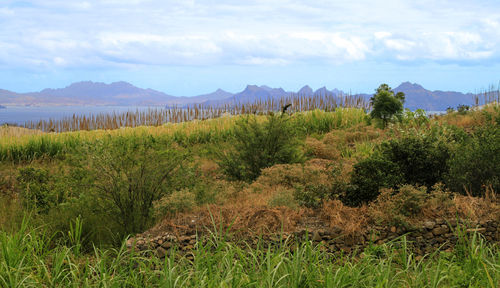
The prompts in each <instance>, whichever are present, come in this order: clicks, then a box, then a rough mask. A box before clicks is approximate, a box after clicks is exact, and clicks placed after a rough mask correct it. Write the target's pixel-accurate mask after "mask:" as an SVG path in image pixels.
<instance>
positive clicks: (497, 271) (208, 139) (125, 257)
mask: <svg viewBox="0 0 500 288" xmlns="http://www.w3.org/2000/svg"><path fill="white" fill-rule="evenodd" d="M235 118H236V117H231V118H229V117H226V118H221V119H214V120H208V121H201V122H189V123H184V124H177V125H165V126H160V127H139V128H134V129H131V128H126V129H119V130H113V131H80V132H71V133H62V134H41V135H39V134H40V133H38V132H37V133H35V134H36V135H31V133H32V132H31V131H21V130H16V131H9V132H5V131H4V132H2V133H3V134H2V137H1V138H0V156H1V157H0V159H2V163H1V164H0V165H1V170H0V174H1V175H0V176H2V179H4V181H3V182H2V183H0V184H2V185H1V187H2V191H4V192H9V193H7V194H15V193H16V180H15V177H13V176H14V175H13V174H15V173H16V170H17V168H18V167H24V166H27V165H28V166H37V167H49V169H53V170H54V171H55V170H56V169H57V168H56V167H57V166H59V165H63V166H64V165H66V164H64V161H63V160H62V158H63V156H64V153H66V152H67V151H70V149H71V148H73V147H76V146H78V145H79V143H81V141H95V140H96V139H98V138H100V137H104V136H105V135H111V136H113V135H137V134H140V133H146V134H150V135H154V136H157V137H173V138H174V139H175V141H176V142H177V143H179V144H181V145H184V146H188V147H191V148H192V149H191V150H192V153H193V154H194V159H195V160H196V161H197V162H198V164H199V166H200V169H201V171H202V174H203V177H205V179H207V180H209V181H211V182H210V183H211V185H212V184H216V186H217V187H218V188H217V189H216V190H217V191H218V192H220V195H219V196H218V197H216V200H215V201H216V203H219V204H221V205H223V206H222V207H229V209H231V205H232V204H231V203H235V202H236V203H238V205H234V208H232V209H234V210H233V212H234V211H237V210H238V209H239V210H241V209H242V207H243V206H252V205H253V206H262V205H264V206H267V205H271V206H272V205H275V204H273V203H275V202H273V200H276V198H277V197H278V196H283V195H285V201H292V200H290V199H286V195H287V193H290V191H288V192H287V189H288V190H289V188H287V187H285V186H283V185H282V183H279V179H280V178H279V177H277V176H276V175H282V172H283V171H288V170H289V169H290V168H293V167H281V168H280V166H277V167H271V168H269V169H267V170H266V171H264V173H263V176H262V177H261V178H259V179H258V180H257V181H256V182H255V183H254V184H252V185H246V184H239V183H230V182H227V181H224V180H221V179H220V178H221V175H220V174H219V172H218V169H217V165H216V164H215V163H214V161H213V159H214V157H215V156H214V155H215V151H216V150H217V149H218V147H220V146H222V147H225V145H227V144H225V143H226V141H227V139H229V138H230V137H231V129H232V128H231V127H232V125H233V124H234V121H235ZM294 118H295V120H296V121H297V125H298V126H300V127H302V128H303V129H304V134H305V135H308V136H307V138H306V141H305V143H306V144H305V150H306V151H307V153H308V155H309V157H310V158H313V159H316V160H314V161H316V162H314V161H313V162H309V163H310V164H307V165H309V166H307V165H306V170H304V169H303V168H301V169H302V171H303V173H304V174H303V175H301V176H300V175H299V177H303V181H311V180H312V179H313V178H311V177H317V178H314V179H315V181H316V180H317V181H319V182H321V181H323V182H325V183H327V182H328V181H329V179H328V176H327V175H326V174H327V172H328V171H327V170H328V169H327V168H325V167H326V166H324V165H323V164H321V163H327V164H328V163H336V162H340V163H343V167H344V168H343V169H344V170H343V173H345V174H346V175H347V174H348V172H349V169H350V166H351V165H352V163H354V162H355V161H357V160H358V159H361V158H364V157H366V156H368V155H369V154H370V153H371V152H372V149H373V147H374V145H375V143H378V142H380V141H382V140H383V139H387V138H388V137H397V136H398V135H400V133H407V132H404V131H403V132H401V131H402V130H411V129H416V131H418V130H419V129H428V128H429V127H430V126H429V125H441V124H442V123H444V122H446V123H451V124H453V125H457V126H460V127H465V128H467V129H469V128H473V127H474V126H477V125H481V123H483V122H484V121H485V120H484V119H483V118H482V116H481V114H479V113H474V114H468V115H465V116H462V115H454V116H453V115H450V116H445V117H443V118H440V119H438V120H436V121H433V123H431V124H428V125H427V124H426V125H424V126H418V125H413V124H411V123H409V124H408V125H406V126H404V127H393V128H394V129H393V130H388V131H381V130H379V129H375V128H373V127H372V126H368V125H366V124H364V123H363V119H364V113H363V112H362V111H359V110H340V109H339V110H338V111H337V112H334V113H325V112H319V111H316V112H308V113H304V114H301V115H299V114H298V115H295V116H294ZM412 125H413V126H412ZM319 159H322V160H319ZM318 161H319V162H318ZM321 161H326V162H321ZM318 163H319V164H318ZM322 165H323V166H322ZM307 167H309V168H307ZM296 168H298V167H296ZM280 169H281V170H280ZM283 169H284V170H283ZM293 169H295V168H293ZM297 171H298V170H297ZM304 171H305V172H304ZM315 171H316V172H315ZM309 172H310V174H308V173H309ZM273 173H277V174H273ZM311 175H313V176H311ZM13 178H14V179H13ZM299 181H301V180H300V179H299ZM214 187H215V186H214ZM2 194H3V195H2V197H7V196H5V195H4V193H2ZM278 200H279V199H278ZM461 201H462V202H465V204H467V201H464V199H461ZM278 203H279V202H278ZM1 204H2V206H3V207H2V208H3V209H1V212H0V220H1V221H0V225H1V227H2V230H3V231H2V232H0V248H1V249H0V283H1V284H0V286H2V287H3V286H5V287H13V286H17V285H20V286H40V285H46V286H53V287H57V286H60V287H66V286H75V287H77V286H78V287H81V286H117V287H118V286H120V287H123V286H131V287H132V286H135V287H137V286H152V285H156V286H162V287H164V286H166V287H174V286H200V287H203V286H204V287H213V286H221V285H222V286H225V287H233V286H234V287H239V286H247V287H248V286H253V287H262V286H269V287H275V286H281V287H304V286H305V287H324V286H326V287H342V286H352V285H353V286H356V287H378V286H380V287H389V286H392V287H396V286H397V287H454V286H456V287H460V286H464V285H466V286H469V285H470V286H471V287H497V286H498V285H499V284H500V257H499V255H500V253H499V250H498V249H499V248H498V246H488V245H486V244H484V243H483V242H481V241H480V240H478V239H465V238H464V241H463V246H461V247H460V249H456V250H455V251H454V252H452V253H448V252H446V253H445V252H443V253H440V252H436V254H434V255H429V256H428V257H425V258H423V259H416V258H415V256H414V255H412V254H411V252H410V251H407V250H405V249H401V248H398V247H401V243H399V244H389V245H383V246H380V247H378V246H377V247H375V246H374V247H371V248H369V249H368V250H367V251H365V252H364V253H363V254H362V255H363V256H361V255H358V256H352V258H351V257H340V258H339V256H335V257H334V256H332V255H324V253H322V251H321V249H320V248H315V247H311V246H310V244H309V243H304V245H303V246H300V247H297V250H295V251H294V252H293V253H290V251H288V250H286V249H282V248H276V249H271V250H266V249H263V250H261V249H257V250H251V249H245V250H242V249H241V248H238V247H237V246H234V245H232V244H231V243H227V242H225V241H222V240H221V239H220V238H219V237H217V235H215V237H214V241H213V242H212V243H209V244H207V245H206V246H202V245H200V246H198V247H197V249H196V250H195V251H194V254H195V256H194V260H188V259H186V258H182V259H176V258H175V257H174V256H172V257H171V258H169V259H166V260H165V262H158V260H157V259H155V258H150V257H143V256H140V255H134V254H132V255H131V254H129V253H125V252H124V251H123V247H122V248H121V249H120V248H119V249H98V248H96V249H95V250H94V251H93V252H91V253H90V254H82V253H81V252H80V248H79V247H80V246H79V245H80V244H81V243H80V241H79V240H78V237H77V235H78V233H76V235H75V231H74V230H73V231H72V232H70V235H72V236H71V237H69V239H70V240H69V241H67V242H65V244H64V245H57V246H54V243H53V241H51V240H50V239H51V235H48V234H47V232H44V230H43V228H36V227H34V226H33V225H27V224H23V225H19V222H20V221H21V219H22V215H21V214H22V210H21V208H19V207H20V206H19V205H18V201H17V198H16V197H14V198H5V199H2V201H1ZM463 204H464V203H463ZM469 204H470V203H469ZM16 207H18V210H17V211H16ZM478 207H480V208H483V207H484V206H481V205H479V206H478ZM192 209H194V211H195V213H196V209H197V208H192ZM290 209H291V210H290V213H297V214H299V215H300V213H302V212H300V209H299V210H297V209H295V208H293V207H292V208H290ZM335 209H336V211H337V212H338V213H339V214H341V213H340V212H339V211H343V210H342V209H344V208H342V207H338V206H336V207H335ZM361 209H366V208H361ZM9 210H12V211H10V212H9ZM349 211H351V210H349ZM351 212H352V211H351ZM468 212H470V213H477V212H478V211H477V210H473V209H472V210H469V211H468ZM188 213H189V212H188ZM320 213H323V214H324V213H330V214H329V215H332V214H331V213H332V212H331V211H330V212H328V210H326V211H322V212H320ZM355 213H358V212H355ZM352 215H353V214H351V216H352ZM354 215H359V214H354ZM477 216H478V217H482V216H483V215H477ZM12 217H17V219H19V220H18V221H19V222H18V224H16V223H13V222H15V221H12V220H13V218H12ZM331 218H332V219H333V220H332V219H330V221H332V222H333V221H334V220H335V219H337V220H338V218H335V217H331ZM334 218H335V219H334ZM356 219H358V220H359V218H356ZM358 220H356V222H358V224H359V223H362V221H358ZM343 221H344V222H340V223H337V222H336V223H331V224H332V225H333V224H335V225H338V224H341V225H354V223H350V222H345V219H344V220H343ZM351 222H352V221H351ZM77 230H78V229H77ZM7 231H17V232H7ZM61 232H63V233H65V234H66V233H68V231H61ZM71 233H72V234H71ZM404 245H405V244H404V242H403V246H404ZM325 256H328V257H325ZM179 257H180V256H179Z"/></svg>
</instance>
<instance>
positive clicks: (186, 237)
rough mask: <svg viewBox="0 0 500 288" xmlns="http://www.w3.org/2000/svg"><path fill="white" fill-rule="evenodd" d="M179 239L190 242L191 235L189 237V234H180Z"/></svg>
mask: <svg viewBox="0 0 500 288" xmlns="http://www.w3.org/2000/svg"><path fill="white" fill-rule="evenodd" d="M178 240H179V242H189V240H191V237H189V236H179V238H178Z"/></svg>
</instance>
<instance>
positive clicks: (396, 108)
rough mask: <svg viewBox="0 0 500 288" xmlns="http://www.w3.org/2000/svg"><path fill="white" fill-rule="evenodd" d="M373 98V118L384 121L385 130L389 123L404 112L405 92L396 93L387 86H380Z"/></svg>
mask: <svg viewBox="0 0 500 288" xmlns="http://www.w3.org/2000/svg"><path fill="white" fill-rule="evenodd" d="M376 92H377V93H375V94H374V95H373V96H372V98H370V101H371V104H372V111H371V113H370V116H371V117H372V118H376V119H380V120H382V126H383V127H384V128H385V127H386V126H387V123H388V122H389V121H390V120H391V119H392V117H394V116H395V115H397V114H400V113H401V112H403V103H404V100H405V94H404V93H403V92H398V93H396V94H395V93H394V91H392V89H391V87H389V85H387V84H382V85H380V86H379V87H378V88H377V89H376Z"/></svg>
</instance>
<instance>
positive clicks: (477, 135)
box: [446, 124, 500, 196]
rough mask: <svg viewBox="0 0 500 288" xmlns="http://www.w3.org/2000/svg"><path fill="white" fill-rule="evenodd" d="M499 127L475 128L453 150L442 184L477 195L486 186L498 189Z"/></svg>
mask: <svg viewBox="0 0 500 288" xmlns="http://www.w3.org/2000/svg"><path fill="white" fill-rule="evenodd" d="M499 163H500V126H499V125H495V124H493V125H488V126H486V127H483V128H481V129H478V130H476V131H475V132H474V133H473V134H472V135H471V136H469V137H468V138H466V139H465V140H464V141H463V142H462V143H460V145H459V146H458V148H457V149H456V150H455V151H454V153H453V156H452V157H451V159H450V161H449V163H448V164H449V167H450V170H449V172H448V174H447V175H446V184H447V185H448V187H450V189H452V190H453V191H456V192H461V193H463V194H465V193H467V192H468V193H471V194H472V195H474V196H479V195H481V194H482V192H483V191H484V190H485V187H486V186H490V187H491V188H492V189H493V191H496V192H497V193H498V191H500V165H499Z"/></svg>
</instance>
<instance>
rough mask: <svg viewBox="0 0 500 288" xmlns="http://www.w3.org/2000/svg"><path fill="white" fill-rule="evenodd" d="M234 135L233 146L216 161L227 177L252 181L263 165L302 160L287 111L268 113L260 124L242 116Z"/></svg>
mask: <svg viewBox="0 0 500 288" xmlns="http://www.w3.org/2000/svg"><path fill="white" fill-rule="evenodd" d="M234 136H235V141H234V149H233V150H232V151H231V152H229V153H227V154H224V155H221V156H220V158H221V160H220V161H219V166H220V167H221V168H222V170H223V172H224V173H225V174H226V175H227V176H228V177H229V178H230V179H233V180H243V181H253V180H255V179H256V178H257V177H258V176H259V175H260V173H261V169H262V168H266V167H270V166H273V165H274V164H286V163H297V162H302V161H303V158H304V157H303V154H302V151H301V150H300V142H299V140H298V136H297V132H296V131H295V129H294V127H293V126H292V125H291V123H290V121H289V116H288V115H287V114H271V115H269V116H268V117H267V119H266V121H265V122H263V123H259V122H258V121H257V117H255V116H253V115H252V116H247V117H245V118H242V119H240V120H239V121H238V122H237V124H236V127H235V129H234Z"/></svg>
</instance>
